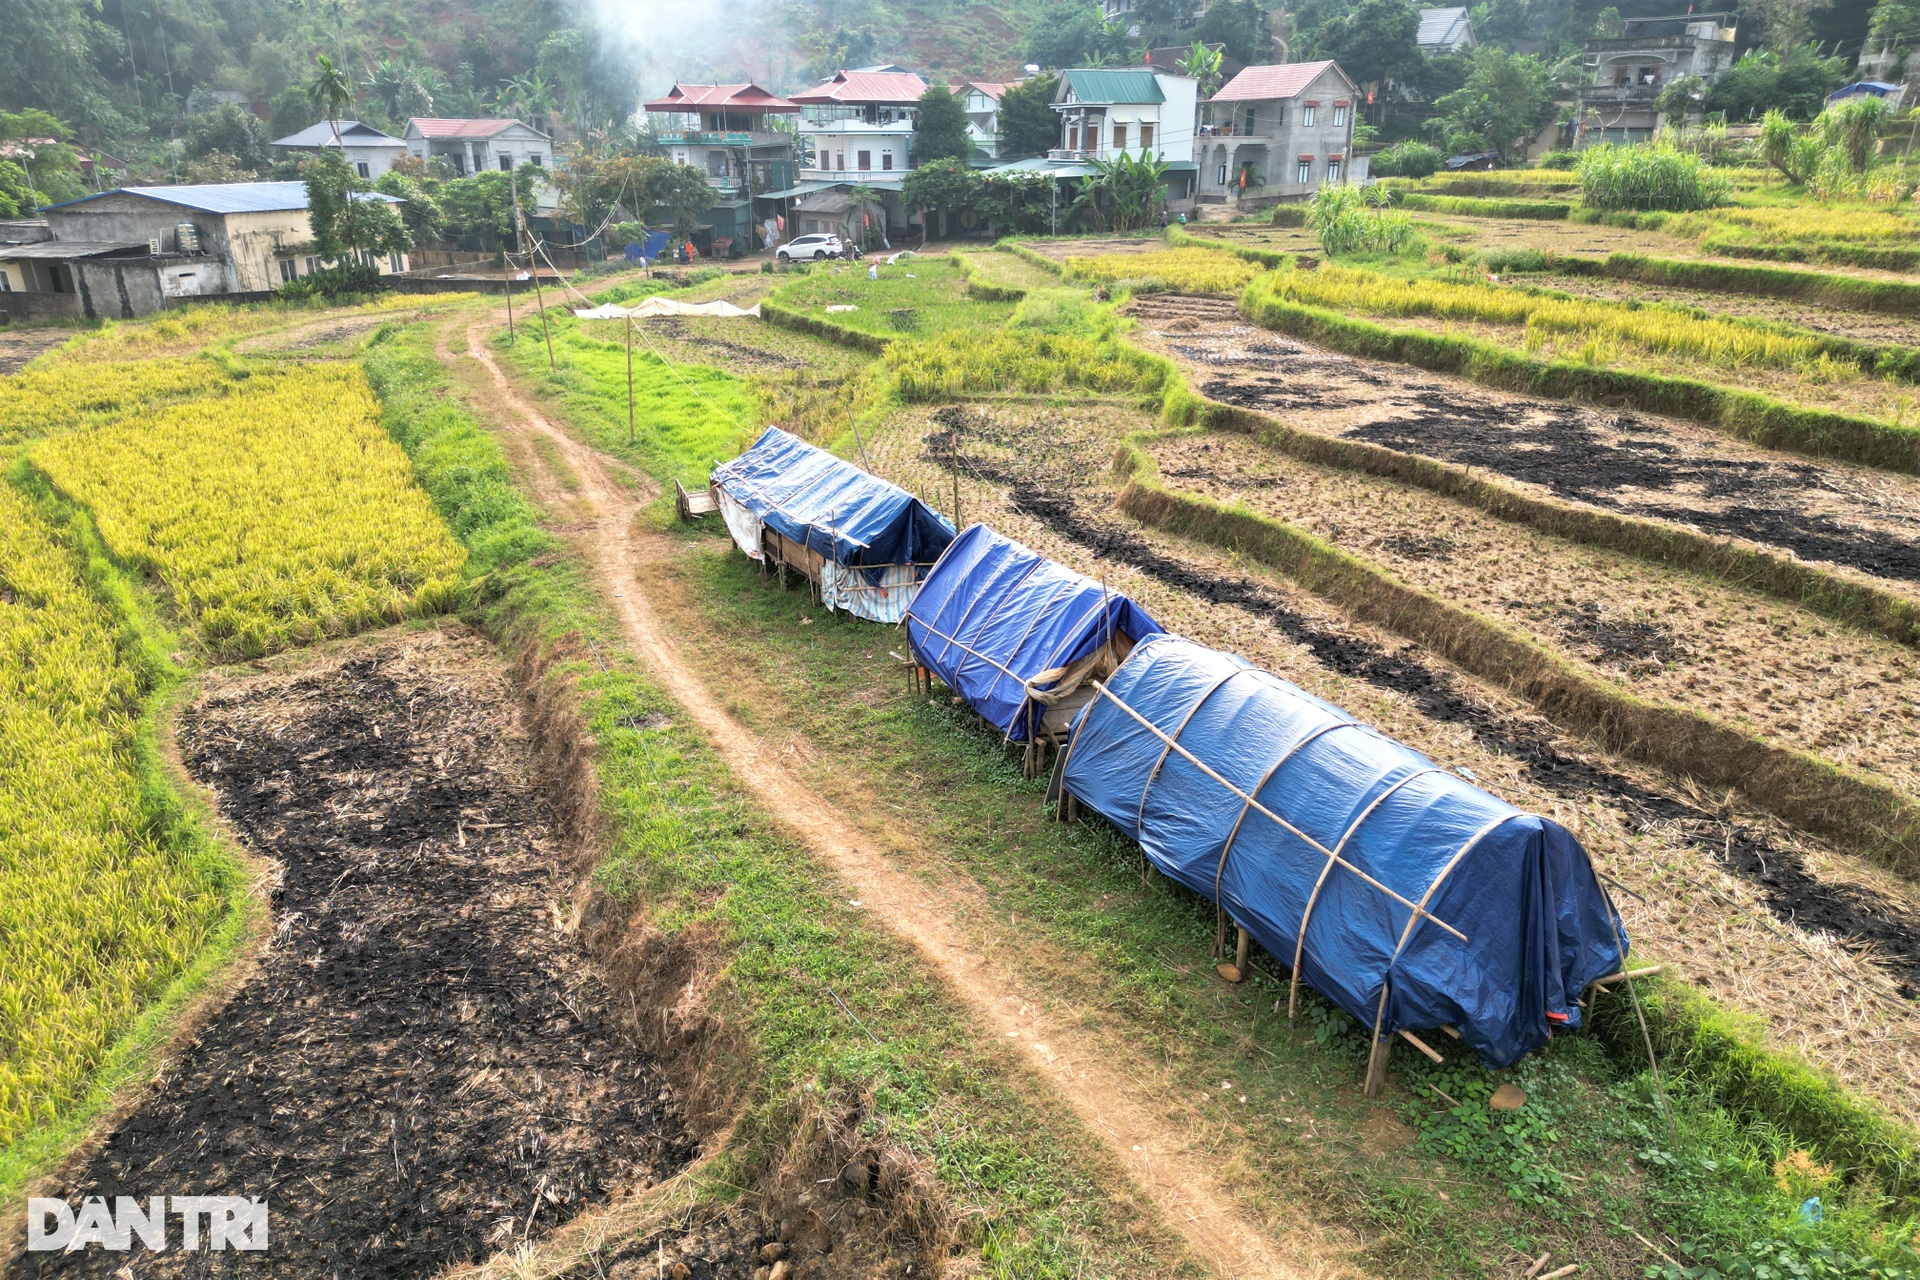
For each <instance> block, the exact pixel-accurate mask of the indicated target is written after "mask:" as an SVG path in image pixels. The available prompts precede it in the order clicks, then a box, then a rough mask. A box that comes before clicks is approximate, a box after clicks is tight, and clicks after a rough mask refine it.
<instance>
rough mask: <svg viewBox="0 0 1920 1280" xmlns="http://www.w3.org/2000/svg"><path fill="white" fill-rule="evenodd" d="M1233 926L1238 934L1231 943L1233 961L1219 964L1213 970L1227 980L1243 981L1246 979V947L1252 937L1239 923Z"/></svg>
mask: <svg viewBox="0 0 1920 1280" xmlns="http://www.w3.org/2000/svg"><path fill="white" fill-rule="evenodd" d="M1233 927H1234V928H1235V929H1236V930H1238V931H1239V934H1240V936H1239V938H1238V939H1237V940H1236V941H1235V942H1234V944H1233V963H1232V964H1223V965H1219V966H1217V967H1216V968H1215V969H1214V972H1215V973H1218V974H1219V975H1220V976H1221V977H1223V978H1225V979H1226V980H1227V981H1228V982H1245V981H1246V980H1247V948H1248V945H1249V944H1250V943H1251V942H1252V938H1251V937H1250V936H1249V935H1248V934H1247V931H1246V929H1245V928H1243V927H1242V926H1241V925H1239V924H1235V925H1234V926H1233Z"/></svg>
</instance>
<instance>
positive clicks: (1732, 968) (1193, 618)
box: [868, 407, 1920, 1118]
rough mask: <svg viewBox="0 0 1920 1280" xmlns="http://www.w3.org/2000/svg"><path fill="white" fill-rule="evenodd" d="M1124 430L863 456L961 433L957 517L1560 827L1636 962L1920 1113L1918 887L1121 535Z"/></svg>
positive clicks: (972, 429)
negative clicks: (1599, 879) (1911, 1067)
mask: <svg viewBox="0 0 1920 1280" xmlns="http://www.w3.org/2000/svg"><path fill="white" fill-rule="evenodd" d="M1121 416H1122V415H1118V414H1116V413H1115V411H1113V410H1111V409H1087V410H1061V409H1057V408H1047V409H1041V408H1034V409H1023V408H1004V409H999V410H994V411H985V410H981V409H976V408H965V409H961V408H956V407H948V408H942V409H934V410H914V411H907V412H903V413H901V414H899V415H897V416H896V418H895V419H894V420H893V422H892V423H891V424H890V425H889V426H888V427H887V428H886V429H884V430H883V431H882V432H881V433H880V434H879V436H878V438H877V439H872V440H869V442H868V449H869V453H870V455H871V457H872V459H873V462H874V465H875V467H876V469H877V470H879V471H880V472H881V473H882V474H885V475H887V476H889V477H890V478H892V479H894V480H895V481H896V482H898V483H902V484H904V485H906V486H907V487H908V488H912V489H916V490H918V491H921V492H928V493H940V494H945V493H946V492H947V486H948V485H949V484H950V483H951V482H950V480H949V479H948V476H949V474H950V473H949V472H948V471H947V459H948V458H949V457H950V456H952V449H953V439H952V433H953V432H954V431H955V430H956V429H957V430H958V432H959V435H960V448H959V452H960V456H961V458H962V460H963V473H964V477H965V478H964V481H963V485H962V497H963V501H964V506H965V515H966V518H967V519H968V520H975V519H979V520H986V521H988V522H989V523H992V524H993V525H995V526H996V527H997V528H999V529H1001V530H1002V531H1003V532H1005V533H1007V534H1008V535H1009V536H1010V537H1014V538H1017V539H1019V540H1021V541H1023V542H1025V543H1027V544H1028V545H1029V546H1032V547H1035V548H1036V549H1038V550H1041V551H1042V552H1044V553H1045V554H1047V555H1050V556H1053V557H1055V558H1057V559H1059V560H1060V561H1062V562H1063V563H1066V564H1069V565H1072V566H1074V567H1075V568H1078V569H1080V570H1081V571H1082V572H1085V573H1089V574H1097V575H1100V576H1102V577H1103V578H1104V580H1105V581H1106V582H1108V583H1109V584H1111V585H1112V586H1113V587H1114V589H1116V590H1119V591H1124V592H1126V593H1128V594H1129V595H1132V596H1133V597H1134V598H1135V599H1137V600H1139V601H1140V602H1141V603H1142V604H1143V605H1144V606H1145V607H1146V608H1147V609H1148V611H1149V612H1151V613H1152V614H1153V616H1154V617H1155V618H1157V619H1158V620H1159V621H1160V622H1161V623H1162V625H1164V626H1166V627H1168V628H1169V629H1172V630H1175V631H1178V632H1180V633H1181V634H1183V635H1188V636H1191V637H1193V638H1194V639H1196V640H1199V641H1201V642H1202V643H1205V644H1210V645H1214V646H1217V647H1220V648H1224V649H1228V650H1231V651H1233V652H1237V653H1240V654H1242V655H1244V656H1245V657H1247V658H1248V659H1249V660H1251V661H1253V662H1255V663H1257V664H1258V665H1260V666H1262V667H1265V668H1267V669H1268V670H1271V671H1274V672H1276V673H1278V674H1280V675H1282V676H1283V677H1285V678H1286V679H1289V680H1291V681H1293V682H1295V683H1296V684H1299V685H1301V686H1302V687H1303V688H1306V689H1307V690H1308V691H1310V692H1312V693H1314V694H1316V695H1317V696H1320V697H1323V698H1326V699H1328V700H1329V701H1332V702H1335V703H1337V704H1338V705H1341V706H1344V707H1347V708H1349V709H1350V710H1352V711H1354V712H1355V713H1356V714H1359V715H1362V716H1364V717H1365V718H1366V719H1367V720H1368V721H1369V722H1370V723H1372V724H1374V725H1375V726H1377V727H1378V728H1380V729H1381V730H1382V731H1384V732H1386V733H1389V734H1391V735H1392V736H1394V737H1396V738H1398V739H1400V740H1401V741H1403V742H1407V743H1409V744H1410V745H1412V746H1414V747H1415V748H1417V749H1419V750H1421V751H1424V752H1426V753H1427V754H1428V755H1430V756H1432V757H1433V758H1434V759H1436V760H1438V761H1439V762H1441V763H1442V764H1444V765H1449V766H1464V767H1465V768H1466V770H1467V771H1468V773H1469V774H1470V776H1472V777H1473V778H1475V780H1477V781H1478V782H1479V783H1480V785H1481V786H1484V787H1487V788H1488V789H1489V790H1491V791H1493V792H1494V793H1495V794H1498V795H1500V796H1503V797H1504V798H1506V799H1508V800H1510V801H1511V802H1513V803H1514V804H1516V805H1520V806H1522V807H1525V808H1530V809H1533V810H1535V811H1537V812H1541V813H1545V814H1548V815H1551V816H1555V817H1557V818H1559V819H1560V820H1561V821H1563V822H1566V823H1567V824H1568V825H1569V826H1571V827H1572V828H1573V830H1574V831H1575V832H1576V834H1577V835H1579V836H1580V838H1581V840H1582V841H1583V842H1584V843H1585V844H1586V846H1587V848H1588V850H1589V851H1590V853H1591V854H1592V855H1593V857H1594V861H1595V865H1596V866H1597V867H1599V868H1600V869H1601V870H1602V871H1603V872H1605V873H1606V874H1608V875H1609V876H1611V877H1612V878H1613V879H1614V880H1615V881H1616V882H1617V883H1619V884H1620V885H1621V886H1622V887H1623V889H1624V893H1623V894H1622V895H1621V896H1620V905H1621V907H1622V908H1623V911H1624V913H1625V916H1626V919H1627V923H1628V926H1629V929H1630V931H1631V934H1632V937H1633V940H1634V946H1635V948H1636V950H1638V951H1640V952H1642V953H1652V954H1654V955H1656V956H1658V957H1659V958H1660V959H1662V960H1665V961H1668V962H1669V963H1674V964H1677V965H1678V967H1679V968H1680V969H1681V970H1682V971H1683V972H1684V974H1685V976H1686V977H1687V978H1688V979H1689V980H1691V981H1693V982H1695V983H1696V984H1697V985H1699V986H1700V987H1702V988H1703V989H1705V990H1707V991H1709V992H1711V993H1712V994H1713V995H1714V996H1715V997H1716V998H1718V999H1720V1000H1721V1001H1723V1002H1724V1003H1726V1004H1727V1005H1729V1006H1731V1007H1733V1008H1736V1009H1741V1010H1744V1011H1747V1012H1750V1013H1752V1014H1754V1015H1756V1016H1758V1017H1760V1018H1761V1019H1763V1020H1764V1021H1765V1023H1766V1024H1767V1026H1768V1028H1769V1031H1770V1034H1771V1035H1772V1037H1773V1038H1774V1039H1775V1040H1777V1041H1778V1042H1780V1043H1783V1044H1786V1045H1789V1046H1796V1047H1799V1048H1801V1049H1803V1050H1805V1051H1806V1052H1807V1053H1808V1054H1809V1055H1810V1056H1811V1057H1812V1058H1813V1059H1814V1060H1815V1061H1817V1062H1820V1063H1821V1064H1823V1065H1825V1066H1826V1067H1828V1068H1829V1069H1831V1070H1833V1071H1835V1072H1836V1073H1837V1074H1839V1075H1840V1076H1842V1077H1843V1078H1845V1079H1847V1080H1848V1081H1849V1082H1850V1083H1852V1084H1853V1085H1854V1086H1855V1087H1857V1088H1859V1089H1861V1090H1862V1091H1863V1092H1866V1093H1869V1094H1872V1095H1874V1096H1877V1097H1879V1098H1880V1099H1882V1100H1883V1101H1884V1102H1885V1103H1886V1104H1887V1105H1888V1106H1889V1107H1890V1108H1891V1109H1892V1110H1894V1111H1895V1112H1896V1113H1898V1114H1902V1115H1904V1116H1907V1117H1909V1118H1916V1117H1920V1078H1916V1076H1915V1075H1914V1074H1913V1073H1910V1072H1909V1071H1907V1070H1906V1068H1905V1066H1904V1065H1903V1062H1902V1058H1901V1054H1902V1053H1904V1054H1905V1055H1906V1056H1907V1057H1913V1056H1915V1055H1916V1054H1920V1013H1917V1012H1916V1005H1915V1003H1914V1002H1915V1000H1917V999H1920V930H1916V928H1915V926H1914V924H1913V923H1912V922H1913V920H1914V919H1915V918H1916V917H1915V915H1914V912H1915V909H1916V906H1920V893H1916V891H1915V890H1914V888H1913V887H1912V886H1911V885H1908V884H1905V883H1904V882H1901V881H1898V880H1896V879H1895V878H1893V877H1891V876H1888V875H1886V874H1884V873H1882V872H1880V871H1879V870H1878V869H1877V868H1874V867H1872V866H1868V865H1865V864H1861V863H1859V862H1857V861H1855V860H1853V859H1850V858H1847V857H1846V856H1845V855H1844V854H1841V853H1839V852H1837V851H1835V850H1832V849H1830V848H1826V847H1823V846H1821V845H1819V844H1817V843H1816V842H1813V841H1810V840H1807V839H1806V838H1804V837H1803V836H1801V835H1800V834H1799V833H1797V832H1794V831H1793V830H1791V829H1790V828H1787V827H1785V826H1784V825H1783V824H1781V823H1779V822H1777V821H1775V820H1773V819H1771V818H1769V817H1768V816H1766V815H1764V814H1760V813H1758V812H1756V811H1753V810H1751V809H1747V808H1745V807H1743V806H1741V805H1739V804H1737V803H1736V802H1733V801H1732V800H1731V799H1730V798H1729V799H1727V800H1722V799H1721V798H1719V797H1712V796H1706V795H1702V794H1698V793H1695V792H1691V791H1688V790H1687V789H1686V788H1685V787H1683V786H1677V785H1676V784H1675V783H1674V782H1673V781H1672V780H1670V779H1667V778H1665V777H1663V776H1661V775H1659V774H1657V773H1655V772H1653V771H1650V770H1647V769H1643V768H1640V767H1638V766H1634V765H1631V764H1627V763H1625V762H1621V761H1617V760H1614V759H1611V758H1609V757H1607V756H1606V755H1604V754H1602V753H1599V752H1596V751H1594V750H1593V749H1591V748H1590V747H1588V746H1587V745H1586V744H1584V743H1582V742H1580V741H1578V740H1573V739H1569V738H1567V737H1566V736H1565V735H1563V734H1560V733H1558V732H1557V731H1556V730H1555V729H1554V728H1553V727H1552V726H1551V725H1549V724H1547V723H1546V722H1545V721H1543V720H1541V719H1540V718H1539V717H1538V716H1536V715H1534V714H1533V712H1532V711H1531V709H1530V708H1527V707H1526V706H1524V705H1522V704H1520V703H1518V702H1516V701H1515V700H1513V699H1512V698H1510V697H1509V696H1507V695H1505V694H1504V693H1502V692H1500V691H1497V690H1494V689H1491V688H1489V687H1487V686H1484V685H1481V684H1479V683H1477V682H1475V681H1473V680H1471V679H1469V678H1466V677H1464V676H1462V675H1460V674H1459V673H1458V672H1456V671H1454V670H1453V669H1452V668H1450V667H1448V666H1447V665H1445V664H1444V663H1442V662H1439V661H1438V660H1436V659H1434V658H1432V657H1430V656H1428V655H1427V654H1425V653H1424V652H1422V651H1421V650H1420V649H1419V648H1418V647H1416V646H1413V645H1410V644H1407V643H1405V642H1404V641H1401V640H1399V639H1397V638H1394V637H1390V636H1385V635H1382V634H1380V633H1378V632H1376V631H1373V630H1372V629H1371V628H1367V627H1364V626H1360V625H1356V624H1354V623H1352V622H1351V621H1349V620H1347V619H1345V618H1343V617H1341V616H1339V615H1338V614H1337V613H1335V612H1333V611H1332V610H1330V609H1329V608H1328V607H1327V606H1325V605H1324V604H1322V603H1321V602H1320V601H1318V600H1316V599H1314V598H1313V597H1311V596H1308V595H1306V594H1304V593H1302V592H1299V591H1297V590H1294V589H1292V588H1291V587H1290V586H1288V585H1287V584H1286V583H1284V581H1282V580H1279V579H1276V578H1274V577H1271V576H1268V575H1265V574H1259V575H1255V574H1251V573H1249V572H1248V571H1247V570H1246V568H1245V567H1244V566H1242V565H1240V564H1239V563H1237V562H1236V561H1235V560H1234V559H1233V558H1232V557H1230V556H1228V555H1225V554H1222V553H1219V552H1215V551H1213V550H1211V549H1209V548H1203V547H1199V546H1196V545H1194V544H1190V543H1186V542H1183V541H1181V540H1180V539H1177V538H1172V537H1168V536H1166V535H1163V534H1160V533H1157V532H1154V531H1151V530H1145V529H1142V528H1140V527H1139V526H1137V525H1135V524H1133V523H1132V522H1131V521H1129V520H1127V519H1125V518H1124V517H1122V516H1120V515H1118V514H1117V513H1116V512H1114V511H1113V510H1112V507H1111V490H1110V488H1109V486H1108V482H1107V480H1106V462H1107V459H1108V457H1109V456H1110V454H1111V451H1112V448H1113V444H1114V441H1115V439H1116V437H1117V436H1118V434H1119V433H1120V432H1122V431H1126V430H1138V429H1141V428H1144V427H1147V426H1149V425H1151V424H1150V423H1149V422H1147V421H1145V420H1144V419H1138V418H1136V419H1133V420H1132V421H1130V422H1128V421H1120V420H1118V419H1119V418H1120V417H1121ZM1427 536H1432V535H1427ZM1434 549H1438V548H1437V546H1436V547H1435V548H1434Z"/></svg>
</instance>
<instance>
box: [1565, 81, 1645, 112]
mask: <svg viewBox="0 0 1920 1280" xmlns="http://www.w3.org/2000/svg"><path fill="white" fill-rule="evenodd" d="M1664 87H1665V86H1663V85H1658V84H1620V85H1614V84H1591V85H1584V86H1582V87H1581V89H1580V105H1581V106H1583V107H1641V108H1646V109H1649V110H1650V109H1651V108H1652V107H1653V104H1654V101H1655V100H1656V99H1658V98H1659V96H1660V91H1661V90H1662V89H1663V88H1664Z"/></svg>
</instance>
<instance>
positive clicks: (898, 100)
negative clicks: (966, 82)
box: [792, 71, 927, 186]
mask: <svg viewBox="0 0 1920 1280" xmlns="http://www.w3.org/2000/svg"><path fill="white" fill-rule="evenodd" d="M926 91H927V82H926V81H924V80H922V79H921V78H920V77H919V76H917V75H914V74H913V73H912V72H910V71H841V72H838V73H836V74H835V75H834V77H833V78H832V79H831V80H828V81H826V82H825V83H823V84H819V85H816V86H815V87H814V88H811V89H809V90H807V91H806V92H805V93H796V94H794V95H793V98H792V101H793V102H795V103H797V104H798V105H799V107H800V180H801V181H802V182H849V183H857V184H863V185H866V186H875V185H877V184H881V183H897V182H899V180H900V179H901V178H903V177H905V176H906V172H907V169H908V168H909V167H911V164H912V157H913V117H914V107H915V105H916V104H917V103H918V102H919V101H920V95H921V94H923V93H925V92H926Z"/></svg>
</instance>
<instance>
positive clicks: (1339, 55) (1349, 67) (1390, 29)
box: [1313, 0, 1425, 112]
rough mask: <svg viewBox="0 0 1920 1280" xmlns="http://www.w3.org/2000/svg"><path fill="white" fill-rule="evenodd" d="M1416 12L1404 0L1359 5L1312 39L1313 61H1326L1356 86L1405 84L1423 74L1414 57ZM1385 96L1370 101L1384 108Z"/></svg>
mask: <svg viewBox="0 0 1920 1280" xmlns="http://www.w3.org/2000/svg"><path fill="white" fill-rule="evenodd" d="M1419 35H1420V13H1419V11H1418V10H1417V9H1415V8H1414V7H1413V5H1412V4H1411V3H1409V0H1360V3H1359V4H1357V5H1355V6H1354V7H1353V9H1352V10H1350V11H1349V12H1347V13H1344V14H1341V15H1340V16H1338V17H1336V18H1333V19H1332V20H1330V21H1328V22H1327V23H1326V24H1324V25H1323V26H1322V27H1321V28H1320V29H1319V30H1318V31H1316V32H1314V36H1313V51H1314V55H1315V56H1316V57H1321V58H1332V59H1333V60H1334V61H1335V62H1338V63H1339V64H1340V69H1341V70H1342V71H1345V72H1346V73H1347V74H1348V75H1350V76H1352V77H1353V78H1354V79H1355V80H1356V81H1358V82H1359V83H1360V84H1361V85H1367V84H1372V83H1375V82H1378V83H1379V85H1380V87H1381V88H1382V89H1384V88H1385V87H1386V86H1387V84H1388V82H1393V83H1406V82H1408V81H1410V80H1412V79H1413V78H1414V77H1416V76H1418V75H1419V74H1420V72H1421V71H1422V70H1423V69H1424V65H1425V60H1424V59H1423V58H1422V57H1421V56H1420V43H1419ZM1390 96H1391V95H1389V94H1386V93H1381V94H1379V95H1378V96H1377V99H1376V101H1377V102H1378V103H1379V104H1380V107H1381V110H1382V111H1383V112H1384V111H1385V109H1386V102H1387V99H1388V98H1389V97H1390Z"/></svg>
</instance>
